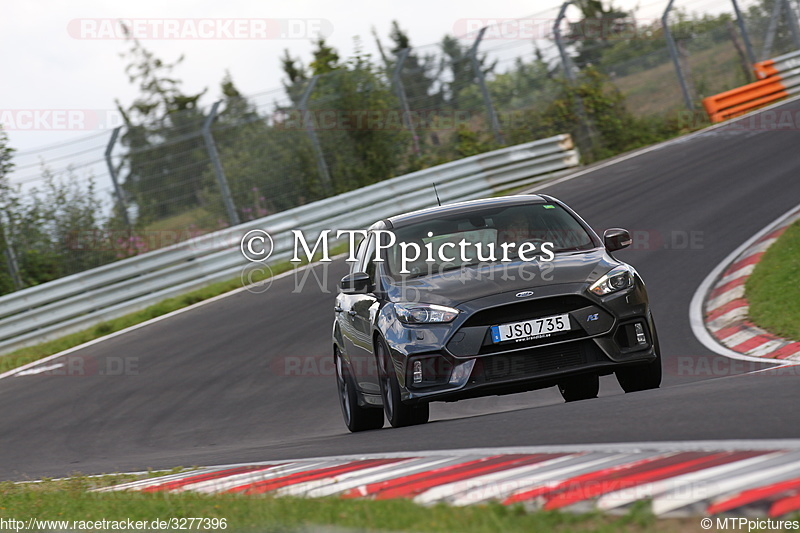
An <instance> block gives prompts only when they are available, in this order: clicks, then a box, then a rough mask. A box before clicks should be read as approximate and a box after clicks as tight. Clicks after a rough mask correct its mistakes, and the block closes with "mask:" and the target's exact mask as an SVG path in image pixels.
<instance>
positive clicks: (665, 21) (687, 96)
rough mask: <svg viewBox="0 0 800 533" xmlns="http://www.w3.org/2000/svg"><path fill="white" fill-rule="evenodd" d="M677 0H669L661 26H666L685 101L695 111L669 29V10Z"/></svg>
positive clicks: (668, 46)
mask: <svg viewBox="0 0 800 533" xmlns="http://www.w3.org/2000/svg"><path fill="white" fill-rule="evenodd" d="M674 2H675V0H669V3H668V4H667V8H666V9H665V10H664V14H663V15H662V16H661V27H662V28H664V38H665V39H666V40H667V48H669V55H670V57H671V58H672V63H673V64H674V65H675V73H676V74H677V75H678V82H679V83H680V84H681V93H683V102H684V103H685V104H686V108H687V109H688V110H689V111H694V102H693V101H692V95H691V94H690V93H689V86H688V85H687V84H686V78H684V76H683V68H681V60H680V58H679V57H678V48H677V47H676V46H675V39H673V38H672V32H671V31H670V30H669V12H670V11H671V10H672V4H673V3H674Z"/></svg>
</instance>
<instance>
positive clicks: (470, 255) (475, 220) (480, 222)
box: [385, 203, 595, 278]
mask: <svg viewBox="0 0 800 533" xmlns="http://www.w3.org/2000/svg"><path fill="white" fill-rule="evenodd" d="M394 234H395V243H394V244H393V245H392V246H391V247H389V248H388V249H387V250H386V256H385V258H386V262H387V267H388V270H389V274H390V275H391V276H392V277H395V278H399V277H406V276H411V277H416V276H424V275H429V274H433V273H440V272H444V271H448V270H454V269H460V268H464V267H467V266H471V265H477V264H481V263H494V262H501V261H520V260H524V261H531V260H538V259H540V258H544V260H548V259H547V258H548V257H549V258H552V254H550V253H549V252H552V253H553V254H555V253H559V252H566V251H573V250H589V249H592V248H594V247H595V243H594V241H593V240H592V237H591V236H590V235H589V233H587V231H586V230H585V229H584V228H583V226H582V225H581V224H580V223H579V222H578V221H577V220H576V219H575V218H574V217H573V216H572V215H571V214H570V213H569V212H567V211H566V210H565V209H563V208H562V207H561V206H559V205H557V204H549V203H540V204H528V205H518V206H510V207H504V208H500V209H498V208H497V207H493V208H487V209H485V210H475V211H471V212H469V213H459V214H456V215H453V214H450V215H445V214H443V215H442V217H441V218H436V219H431V220H426V221H424V222H420V223H418V224H414V225H411V226H406V227H402V228H398V229H396V230H395V231H394ZM526 243H527V244H526ZM523 245H524V246H523Z"/></svg>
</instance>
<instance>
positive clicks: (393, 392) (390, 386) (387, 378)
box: [375, 338, 430, 428]
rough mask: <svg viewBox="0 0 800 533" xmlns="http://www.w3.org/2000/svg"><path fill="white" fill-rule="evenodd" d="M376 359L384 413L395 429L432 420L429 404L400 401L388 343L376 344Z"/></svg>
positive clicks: (382, 341)
mask: <svg viewBox="0 0 800 533" xmlns="http://www.w3.org/2000/svg"><path fill="white" fill-rule="evenodd" d="M375 357H376V358H377V363H378V375H379V376H380V385H381V397H382V398H383V412H384V414H385V415H386V419H387V420H388V421H389V424H391V425H392V427H393V428H399V427H404V426H415V425H418V424H425V423H427V422H428V419H429V418H430V406H429V404H427V403H420V404H417V405H407V404H405V403H403V402H402V400H401V399H400V383H399V382H398V381H397V372H395V369H394V364H393V363H392V358H391V356H390V355H389V347H388V346H387V345H386V341H384V340H383V339H381V338H379V339H378V340H377V341H376V343H375Z"/></svg>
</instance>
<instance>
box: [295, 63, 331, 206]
mask: <svg viewBox="0 0 800 533" xmlns="http://www.w3.org/2000/svg"><path fill="white" fill-rule="evenodd" d="M317 78H319V75H316V76H314V77H313V78H311V79H310V80H309V82H308V85H306V88H305V90H304V91H303V96H301V97H300V103H299V104H298V105H297V107H298V109H299V110H300V113H302V115H303V123H304V124H305V127H306V133H307V134H308V137H309V139H311V146H312V147H313V148H314V154H315V155H316V156H317V170H318V171H319V180H320V182H321V183H322V190H324V191H325V194H326V195H327V196H330V195H332V194H333V186H332V185H331V174H330V172H328V164H327V163H325V156H324V155H323V153H322V146H321V145H320V144H319V138H318V137H317V131H316V130H315V129H314V122H313V121H312V120H311V114H310V113H309V112H308V109H307V106H308V99H309V97H310V96H311V91H313V90H314V86H315V85H316V84H317Z"/></svg>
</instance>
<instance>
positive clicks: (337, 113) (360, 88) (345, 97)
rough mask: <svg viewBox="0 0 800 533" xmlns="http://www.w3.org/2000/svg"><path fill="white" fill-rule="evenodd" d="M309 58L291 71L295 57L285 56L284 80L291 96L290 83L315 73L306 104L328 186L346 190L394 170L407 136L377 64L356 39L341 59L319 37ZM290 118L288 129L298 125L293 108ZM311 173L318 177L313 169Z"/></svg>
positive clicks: (294, 91) (400, 160)
mask: <svg viewBox="0 0 800 533" xmlns="http://www.w3.org/2000/svg"><path fill="white" fill-rule="evenodd" d="M287 57H288V54H287ZM312 58H313V60H312V61H311V62H310V63H309V68H308V70H307V71H306V72H299V71H297V69H298V68H299V67H298V66H297V65H298V63H299V62H298V61H296V60H292V59H291V58H289V60H290V61H288V62H285V63H284V71H285V72H286V74H287V77H289V82H288V83H287V84H285V86H287V93H288V95H289V96H290V98H291V97H292V96H293V95H296V94H297V90H298V88H296V85H294V84H297V83H300V82H303V81H304V80H306V79H308V78H310V77H312V76H319V78H318V79H317V84H316V86H315V88H314V91H313V93H312V95H311V98H310V99H309V103H308V109H309V116H310V119H311V121H312V126H313V127H314V128H316V130H317V132H316V133H317V137H318V139H319V142H320V145H321V149H322V152H323V157H324V158H325V162H326V164H327V166H328V169H329V172H330V175H331V179H332V182H333V189H334V191H335V192H343V191H347V190H351V189H354V188H358V187H362V186H364V185H368V184H370V183H375V182H376V181H380V180H383V179H386V178H389V177H392V176H394V175H396V174H397V173H398V172H399V170H400V168H401V166H402V165H403V163H404V161H405V160H406V157H407V156H408V154H409V140H410V139H409V135H408V132H406V131H405V130H404V128H403V125H402V117H401V114H400V106H399V102H398V100H397V98H396V96H395V95H394V94H393V93H392V89H391V86H390V83H389V80H387V78H386V76H385V75H384V72H383V71H382V69H379V68H376V67H375V65H374V64H373V63H372V62H371V60H370V57H369V56H368V55H366V54H364V53H362V52H361V50H360V47H359V46H358V43H356V52H355V54H354V55H353V57H351V58H349V59H347V60H344V61H343V60H342V59H341V57H340V56H339V53H338V52H337V51H336V50H335V49H334V48H333V47H331V46H329V45H328V44H327V43H326V41H325V40H324V39H323V38H320V39H318V40H317V41H316V43H315V47H314V50H313V51H312ZM292 80H294V81H292ZM323 119H325V120H323ZM291 122H292V129H293V130H302V125H303V121H302V117H299V116H298V114H297V113H294V114H293V115H292V121H291ZM284 124H286V122H284ZM300 146H307V145H305V144H301V145H300ZM314 174H315V175H316V176H317V183H319V180H320V177H319V175H318V172H317V171H316V170H315V171H314ZM311 189H312V190H317V189H318V187H312V188H311Z"/></svg>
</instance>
